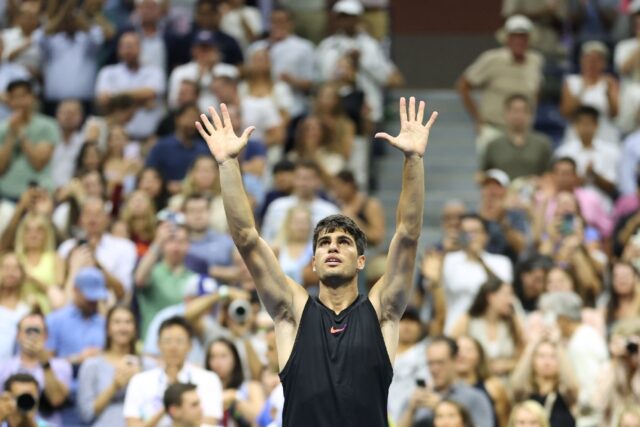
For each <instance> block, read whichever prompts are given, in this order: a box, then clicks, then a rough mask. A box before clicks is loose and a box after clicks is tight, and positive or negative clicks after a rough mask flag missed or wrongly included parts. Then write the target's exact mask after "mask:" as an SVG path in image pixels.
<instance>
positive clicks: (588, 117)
mask: <svg viewBox="0 0 640 427" xmlns="http://www.w3.org/2000/svg"><path fill="white" fill-rule="evenodd" d="M598 115H599V113H598V110H596V109H595V108H593V107H587V106H582V107H578V108H577V109H576V110H575V112H574V114H573V128H574V129H575V133H576V136H577V139H574V140H570V141H566V142H565V143H564V144H562V145H561V146H560V147H558V149H557V150H556V152H555V156H556V157H569V158H572V159H573V160H574V161H575V162H576V166H577V172H578V176H579V177H580V179H581V180H582V181H583V182H584V186H585V187H586V188H592V189H593V190H595V191H597V192H598V193H600V194H601V195H602V197H603V201H604V203H605V204H606V206H608V207H609V206H611V199H612V198H614V197H615V195H616V193H617V190H616V188H617V178H616V174H617V167H618V161H619V157H620V151H619V150H618V147H617V146H615V145H613V144H611V143H608V142H606V141H602V140H600V139H598V138H597V137H596V135H597V129H598Z"/></svg>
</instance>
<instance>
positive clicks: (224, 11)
mask: <svg viewBox="0 0 640 427" xmlns="http://www.w3.org/2000/svg"><path fill="white" fill-rule="evenodd" d="M219 11H220V15H221V17H220V29H221V30H222V31H224V32H225V33H227V34H229V35H230V36H232V37H233V38H235V39H236V40H237V41H238V43H239V44H240V47H241V48H242V50H243V51H246V50H247V47H248V46H249V44H250V43H252V42H254V41H256V40H257V39H259V38H260V37H261V36H262V32H263V28H262V17H261V16H260V10H258V8H256V7H253V6H247V5H246V0H222V1H221V2H220V5H219Z"/></svg>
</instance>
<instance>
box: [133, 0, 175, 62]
mask: <svg viewBox="0 0 640 427" xmlns="http://www.w3.org/2000/svg"><path fill="white" fill-rule="evenodd" d="M165 8H166V5H165V4H164V3H163V2H162V1H161V0H136V1H135V11H134V16H133V19H132V21H133V25H134V28H135V29H136V31H137V33H138V34H139V35H140V64H141V65H151V66H154V67H156V68H160V69H161V70H168V65H169V61H168V58H167V56H168V55H167V45H166V38H167V34H166V29H165V27H166V23H165V22H164V21H163V18H164V16H163V15H164V12H165Z"/></svg>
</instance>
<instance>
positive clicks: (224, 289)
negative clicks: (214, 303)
mask: <svg viewBox="0 0 640 427" xmlns="http://www.w3.org/2000/svg"><path fill="white" fill-rule="evenodd" d="M218 295H219V296H220V298H222V299H226V298H229V286H227V285H222V286H220V287H219V288H218Z"/></svg>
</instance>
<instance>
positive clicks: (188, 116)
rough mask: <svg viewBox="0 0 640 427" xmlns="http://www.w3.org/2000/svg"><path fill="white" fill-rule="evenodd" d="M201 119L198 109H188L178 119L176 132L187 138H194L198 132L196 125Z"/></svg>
mask: <svg viewBox="0 0 640 427" xmlns="http://www.w3.org/2000/svg"><path fill="white" fill-rule="evenodd" d="M199 119H200V115H199V113H198V110H197V109H196V108H191V107H189V108H187V109H186V110H185V111H183V112H182V114H180V115H179V116H177V117H176V132H179V133H181V134H183V135H185V136H186V137H187V138H193V137H194V136H195V134H196V132H197V130H196V127H195V126H194V123H195V122H197V121H198V120H199Z"/></svg>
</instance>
